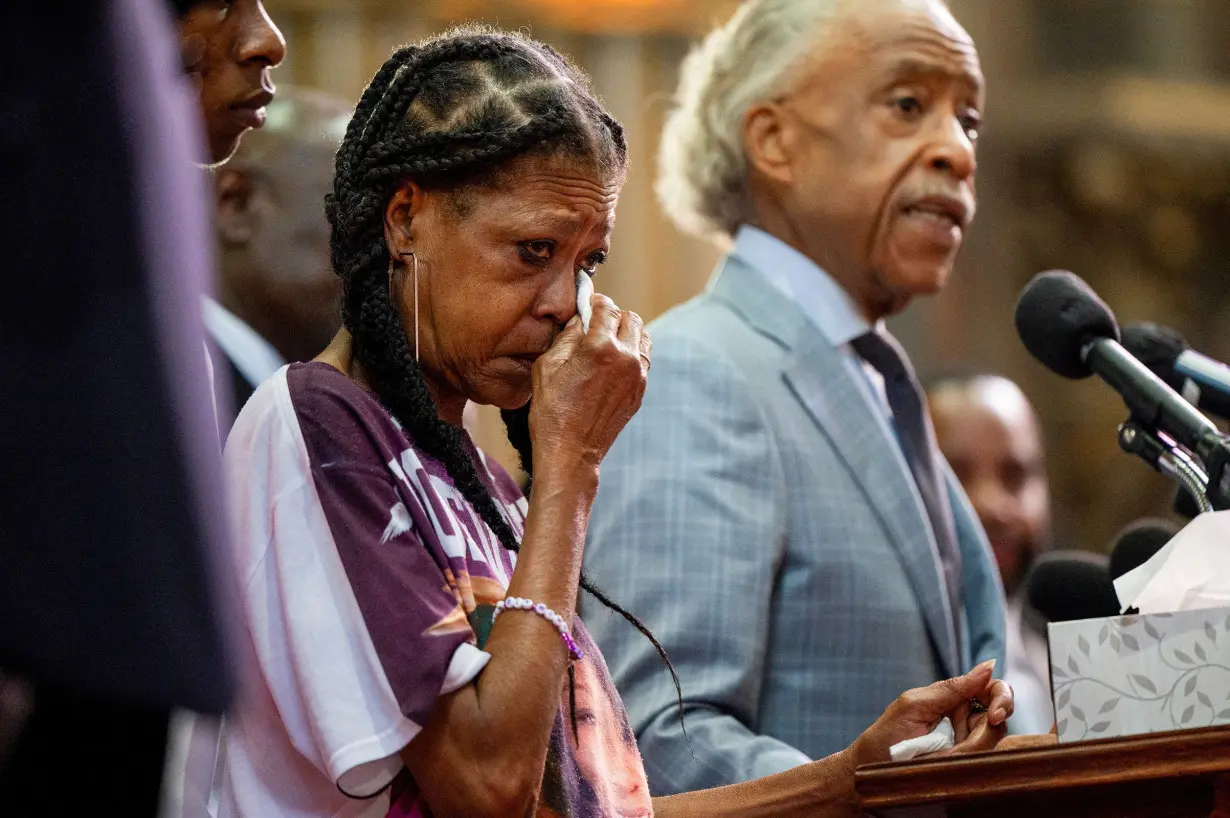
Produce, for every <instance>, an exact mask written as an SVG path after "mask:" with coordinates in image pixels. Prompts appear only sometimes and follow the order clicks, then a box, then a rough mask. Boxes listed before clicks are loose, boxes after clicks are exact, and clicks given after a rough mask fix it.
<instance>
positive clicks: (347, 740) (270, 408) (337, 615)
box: [215, 363, 651, 818]
mask: <svg viewBox="0 0 1230 818" xmlns="http://www.w3.org/2000/svg"><path fill="white" fill-rule="evenodd" d="M474 455H475V457H476V458H477V462H478V463H480V464H481V468H480V470H479V472H480V477H481V478H482V479H483V480H484V482H485V483H486V484H487V487H488V489H489V490H490V491H491V492H492V495H493V496H494V497H495V498H496V499H497V501H498V502H497V506H499V507H500V508H501V510H502V512H503V513H504V515H505V517H506V518H507V519H508V521H509V523H510V525H511V526H512V528H513V530H514V531H515V532H516V533H517V534H518V535H520V534H521V533H522V531H523V530H524V523H525V515H526V510H527V505H526V501H525V498H524V497H523V496H522V495H521V492H520V491H519V490H518V488H517V486H516V483H515V482H514V481H513V480H512V478H510V477H509V475H508V474H507V473H506V472H505V471H504V470H503V469H502V468H500V466H499V465H498V464H497V463H496V462H494V461H493V460H490V459H489V458H487V457H486V456H485V455H483V454H482V453H481V452H480V451H479V450H478V449H474ZM226 468H227V477H228V485H229V488H230V494H231V500H232V505H233V509H234V511H235V513H236V514H237V518H238V519H237V536H236V559H235V563H234V565H235V568H236V569H237V570H238V571H239V572H240V580H241V582H242V583H243V584H242V601H243V610H242V613H243V618H244V625H245V628H244V636H245V639H244V644H243V648H244V650H245V651H246V653H247V654H248V655H247V657H246V662H245V665H246V667H247V673H246V685H245V687H244V689H243V695H242V696H241V702H240V706H239V708H238V711H237V712H236V713H235V714H234V715H233V716H231V717H228V719H227V722H226V727H225V730H224V734H223V739H222V748H221V752H220V753H219V760H218V764H219V769H218V771H217V774H216V775H215V781H216V782H217V785H216V793H215V794H216V797H217V798H216V800H217V815H219V816H227V817H228V818H230V816H246V818H258V817H259V818H264V816H274V815H276V816H283V817H287V818H297V817H298V816H303V818H307V816H339V817H340V816H346V817H347V818H349V817H350V816H365V817H366V816H386V815H387V816H428V815H430V813H429V811H428V810H427V808H426V806H425V805H424V804H423V803H422V802H421V800H420V798H419V796H418V787H417V784H416V782H415V781H414V780H413V779H412V778H411V776H410V774H409V771H408V770H406V768H405V767H404V765H403V764H402V762H401V758H400V755H399V753H400V751H401V749H402V748H403V747H405V746H406V744H408V743H409V742H410V741H411V740H412V739H413V738H414V737H415V735H417V734H418V731H419V730H420V729H421V726H422V725H423V724H424V723H425V722H426V721H427V718H428V715H429V714H430V713H431V709H432V707H433V706H434V705H435V702H436V699H437V698H438V697H439V696H440V695H442V694H444V693H449V692H452V691H454V690H458V689H460V688H461V687H463V686H464V685H466V684H469V683H470V682H471V681H472V680H473V679H474V678H475V677H476V676H477V675H478V674H479V673H480V672H481V671H482V669H483V667H485V666H486V664H487V662H488V661H489V660H490V658H491V657H490V656H489V655H488V654H487V653H486V652H485V651H484V650H482V648H481V647H480V646H481V645H482V644H484V643H485V640H486V634H487V631H488V629H489V628H490V623H491V612H492V610H493V606H494V605H495V603H496V602H498V601H499V600H500V599H502V598H503V597H504V593H505V590H506V588H507V587H508V581H509V577H510V576H511V574H512V572H513V568H514V567H515V564H516V559H515V555H514V554H511V553H510V552H508V551H507V550H505V549H504V548H503V547H502V546H501V545H500V543H499V541H498V539H497V538H496V537H495V535H494V534H493V533H492V532H491V530H490V529H489V528H488V527H487V525H486V524H485V523H483V521H482V520H481V519H480V518H479V516H478V514H477V513H475V512H474V511H473V509H472V508H471V507H470V505H469V503H468V502H467V501H466V500H465V499H464V498H463V497H462V495H461V493H460V492H459V491H457V489H456V488H455V487H454V486H453V483H452V480H451V479H450V478H449V476H448V474H447V473H446V471H445V469H444V468H443V466H442V465H441V464H440V463H438V462H437V461H435V460H434V459H433V458H430V457H428V456H427V455H425V454H422V453H420V452H419V451H418V450H417V449H416V448H415V447H414V446H413V444H412V443H411V442H410V440H409V439H408V438H407V437H406V435H405V434H403V432H402V431H401V429H400V427H399V425H398V424H397V423H396V421H395V420H394V419H393V418H392V416H391V415H389V413H388V412H387V411H386V410H385V409H384V408H383V407H382V406H381V404H380V403H379V402H378V401H377V400H376V398H375V397H374V396H373V395H372V394H370V393H369V392H367V391H365V390H363V389H362V388H361V387H359V386H358V385H357V384H355V383H354V382H353V381H351V380H350V379H349V378H348V377H346V376H345V375H343V374H342V373H340V372H338V371H337V370H336V369H334V368H333V367H330V366H328V365H327V364H323V363H309V364H292V365H291V366H289V367H284V368H283V369H281V370H279V371H278V373H277V374H276V375H275V376H274V377H273V378H272V379H271V380H269V381H267V382H266V383H265V384H263V385H262V386H261V387H260V388H259V389H258V390H257V391H256V393H255V394H254V395H253V396H252V398H251V399H250V400H249V402H248V404H247V405H246V407H245V408H244V410H243V412H242V413H241V414H240V416H239V418H238V420H237V421H236V423H235V426H234V428H233V430H232V432H231V435H230V439H229V440H228V442H227V446H226ZM574 634H575V635H576V637H577V639H578V641H579V642H580V643H581V645H582V647H583V649H584V650H585V652H586V659H585V660H583V661H582V662H579V663H578V667H577V668H576V688H577V689H576V698H577V710H576V714H575V716H576V724H577V730H576V731H575V733H574V731H573V730H572V729H571V726H570V724H571V722H570V721H569V720H568V718H567V717H568V712H567V708H568V701H569V698H568V690H567V685H566V684H565V686H564V687H563V688H562V690H561V707H560V715H559V717H558V718H557V720H556V725H555V729H554V730H553V732H552V739H551V748H550V751H549V753H548V759H547V766H546V770H545V771H544V778H543V787H542V791H541V796H540V799H539V809H538V814H539V815H540V816H555V815H561V816H578V818H590V817H591V816H594V817H597V816H603V817H604V818H605V816H617V815H620V816H623V815H649V814H651V807H650V801H649V793H648V786H647V784H646V782H645V772H644V768H643V765H642V764H641V759H640V755H639V754H638V753H637V751H636V744H635V740H634V738H633V736H632V733H631V730H630V729H629V728H628V722H627V716H626V714H625V712H624V708H623V704H622V703H621V702H620V700H619V697H618V695H617V694H616V693H615V690H614V687H613V685H612V683H611V680H610V676H609V673H608V672H607V668H606V665H605V663H604V662H603V660H602V657H601V655H600V654H599V652H598V651H597V649H596V647H595V646H594V645H593V643H592V641H591V640H590V638H589V636H588V634H587V633H585V630H584V628H583V627H582V626H581V624H580V621H579V620H577V621H576V622H575V623H574ZM561 649H562V646H561ZM566 725H568V726H567V728H566Z"/></svg>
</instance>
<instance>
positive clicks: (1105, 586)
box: [1022, 551, 1119, 634]
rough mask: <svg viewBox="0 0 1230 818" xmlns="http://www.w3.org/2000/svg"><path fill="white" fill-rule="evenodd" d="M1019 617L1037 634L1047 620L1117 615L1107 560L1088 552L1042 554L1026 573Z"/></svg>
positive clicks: (1043, 631)
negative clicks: (1020, 615)
mask: <svg viewBox="0 0 1230 818" xmlns="http://www.w3.org/2000/svg"><path fill="white" fill-rule="evenodd" d="M1024 589H1025V605H1024V607H1023V609H1022V616H1023V618H1024V619H1025V621H1026V623H1027V624H1028V625H1029V626H1030V627H1031V628H1033V629H1034V630H1035V631H1037V632H1038V633H1043V634H1044V633H1046V624H1047V623H1048V622H1073V621H1075V620H1078V619H1098V618H1100V617H1104V616H1118V615H1119V597H1118V596H1117V595H1116V594H1115V586H1114V584H1113V583H1111V580H1110V574H1108V573H1107V560H1106V557H1104V556H1102V555H1101V554H1092V553H1090V552H1088V551H1050V552H1048V553H1046V554H1042V555H1041V556H1039V557H1038V559H1037V560H1036V561H1035V562H1034V564H1033V566H1032V567H1031V568H1030V569H1029V573H1027V574H1026V575H1025V582H1024Z"/></svg>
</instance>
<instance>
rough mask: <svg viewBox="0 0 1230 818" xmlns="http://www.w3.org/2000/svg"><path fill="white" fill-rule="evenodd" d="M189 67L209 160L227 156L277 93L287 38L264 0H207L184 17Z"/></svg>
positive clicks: (183, 34) (183, 41)
mask: <svg viewBox="0 0 1230 818" xmlns="http://www.w3.org/2000/svg"><path fill="white" fill-rule="evenodd" d="M179 38H180V50H181V52H182V54H183V59H184V68H185V69H186V70H187V71H188V74H189V76H191V77H192V79H193V81H194V82H195V83H196V86H197V89H198V90H199V92H200V103H201V116H202V118H203V120H204V123H205V135H206V138H207V142H208V149H209V157H208V159H209V161H210V162H211V163H218V162H224V161H226V159H227V158H228V157H230V155H231V154H232V153H234V151H235V148H236V147H238V145H239V139H240V137H241V136H243V134H244V132H245V131H247V130H249V129H251V128H259V127H261V125H263V124H264V122H265V106H266V105H268V104H269V103H270V101H272V99H273V92H274V85H273V80H272V79H271V78H270V70H271V69H272V68H273V67H274V66H276V65H278V64H279V63H280V62H282V60H283V59H284V58H285V57H286V41H285V40H284V39H282V34H281V32H279V31H278V29H277V26H275V25H274V24H273V21H272V20H271V19H269V15H268V14H267V13H266V12H265V7H264V6H263V5H262V4H261V0H203V2H200V3H197V4H196V5H194V6H193V7H192V8H191V9H189V10H188V11H187V12H186V13H185V14H184V15H183V16H182V17H180V20H179Z"/></svg>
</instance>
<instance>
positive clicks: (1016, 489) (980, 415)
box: [927, 374, 1055, 733]
mask: <svg viewBox="0 0 1230 818" xmlns="http://www.w3.org/2000/svg"><path fill="white" fill-rule="evenodd" d="M927 402H928V404H929V405H930V407H931V417H932V418H933V419H934V421H935V435H936V440H937V441H938V443H939V447H940V450H941V451H942V452H943V453H944V456H945V457H946V458H947V459H948V462H949V464H951V466H952V469H953V471H954V472H955V473H956V475H957V479H959V480H960V481H961V485H962V486H964V487H965V492H966V494H967V495H969V499H970V502H971V503H972V504H973V506H974V511H976V512H977V513H978V519H979V520H981V521H982V526H983V528H984V529H985V530H986V532H987V537H988V538H989V539H990V541H991V550H992V552H993V553H994V554H995V562H996V564H997V565H998V566H999V576H1000V579H1002V580H1003V583H1004V590H1005V591H1006V592H1007V595H1008V617H1007V620H1008V643H1007V649H1008V663H1007V666H1006V667H1005V669H1004V678H1005V680H1006V681H1008V683H1009V684H1011V685H1012V687H1013V690H1015V691H1016V697H1017V699H1016V701H1017V708H1016V715H1015V716H1013V720H1012V725H1011V727H1012V730H1013V732H1019V733H1045V732H1047V731H1048V730H1050V729H1051V725H1052V724H1053V723H1054V720H1055V719H1054V709H1053V707H1052V706H1051V693H1050V667H1049V664H1048V658H1047V650H1046V634H1045V633H1040V632H1038V631H1037V630H1035V629H1034V628H1032V627H1030V625H1029V624H1028V623H1027V622H1026V621H1025V618H1023V617H1022V615H1021V613H1022V609H1023V607H1024V590H1025V589H1024V588H1023V581H1024V579H1025V575H1026V573H1027V572H1028V571H1029V568H1030V566H1031V565H1033V563H1034V560H1035V559H1036V558H1037V557H1038V555H1039V554H1041V553H1042V552H1043V551H1045V550H1047V549H1048V548H1049V547H1050V544H1051V497H1050V488H1049V486H1048V484H1047V480H1046V462H1045V455H1044V448H1043V444H1042V430H1041V428H1040V427H1039V425H1038V418H1037V415H1036V414H1035V413H1034V409H1033V406H1031V405H1030V403H1029V399H1028V398H1027V397H1025V393H1024V392H1022V391H1021V389H1020V387H1019V386H1017V385H1016V384H1015V383H1013V382H1012V381H1010V380H1008V379H1007V378H1003V377H1000V376H998V375H989V374H988V375H974V376H968V377H947V378H939V379H936V380H935V381H934V382H933V383H931V384H930V385H929V387H928V389H927Z"/></svg>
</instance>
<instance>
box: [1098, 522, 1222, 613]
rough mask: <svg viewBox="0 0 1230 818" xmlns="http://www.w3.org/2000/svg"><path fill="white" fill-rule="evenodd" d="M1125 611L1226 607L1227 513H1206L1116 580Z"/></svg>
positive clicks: (1153, 611)
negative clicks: (1150, 556)
mask: <svg viewBox="0 0 1230 818" xmlns="http://www.w3.org/2000/svg"><path fill="white" fill-rule="evenodd" d="M1115 592H1116V593H1117V594H1118V595H1119V602H1120V604H1122V605H1123V606H1124V607H1125V608H1126V607H1129V606H1131V607H1135V608H1139V609H1140V612H1141V613H1142V614H1152V613H1171V612H1174V611H1194V610H1201V609H1204V608H1222V607H1226V606H1227V605H1230V511H1213V512H1205V513H1204V514H1201V515H1200V516H1198V517H1196V519H1194V520H1192V521H1191V522H1190V523H1188V524H1187V525H1186V526H1185V527H1184V528H1183V530H1182V531H1180V532H1179V533H1178V534H1176V535H1175V536H1174V537H1173V538H1172V539H1171V540H1170V542H1168V543H1166V545H1165V547H1163V548H1162V550H1161V551H1159V552H1157V553H1156V554H1154V555H1153V557H1152V559H1150V560H1149V561H1148V562H1146V563H1145V564H1144V565H1141V566H1140V567H1138V568H1135V569H1134V570H1131V571H1128V572H1127V573H1126V574H1124V575H1123V576H1121V577H1119V578H1118V579H1117V580H1115Z"/></svg>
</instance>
